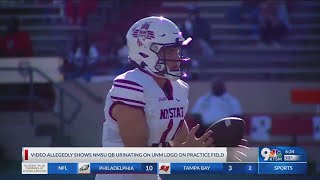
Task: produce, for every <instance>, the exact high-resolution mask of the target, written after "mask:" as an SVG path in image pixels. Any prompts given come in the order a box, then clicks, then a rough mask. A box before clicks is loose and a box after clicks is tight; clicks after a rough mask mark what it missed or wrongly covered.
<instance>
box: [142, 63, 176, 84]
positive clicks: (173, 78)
mask: <svg viewBox="0 0 320 180" xmlns="http://www.w3.org/2000/svg"><path fill="white" fill-rule="evenodd" d="M144 69H145V70H147V71H148V72H149V73H151V74H152V75H154V76H156V77H159V78H164V79H168V80H170V81H176V80H178V79H180V77H181V71H177V72H176V74H174V73H173V74H171V73H170V72H171V71H170V69H169V68H168V66H166V69H167V71H166V72H165V73H164V75H163V76H161V75H158V74H156V72H153V71H152V70H151V69H150V68H149V67H148V66H147V65H146V66H144Z"/></svg>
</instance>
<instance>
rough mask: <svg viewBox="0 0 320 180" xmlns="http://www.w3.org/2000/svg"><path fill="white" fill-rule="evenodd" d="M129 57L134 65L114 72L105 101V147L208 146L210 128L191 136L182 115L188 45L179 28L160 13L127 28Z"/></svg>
mask: <svg viewBox="0 0 320 180" xmlns="http://www.w3.org/2000/svg"><path fill="white" fill-rule="evenodd" d="M126 38H127V45H128V48H129V61H132V62H134V63H136V64H137V65H138V67H139V68H136V69H133V70H130V71H127V72H125V73H123V74H121V75H119V76H117V77H116V78H115V79H114V81H113V86H112V88H111V89H110V91H109V93H108V95H107V98H106V104H105V109H104V113H105V119H106V121H105V122H104V124H103V134H102V144H103V146H104V147H207V146H211V145H212V143H213V139H212V138H211V137H210V136H211V133H212V132H211V131H209V132H207V133H205V134H204V135H203V136H201V137H200V138H196V137H195V133H196V132H197V130H198V128H199V125H196V126H194V127H193V128H192V129H191V130H190V131H189V129H188V127H187V125H186V122H185V120H184V117H185V115H186V113H187V110H188V104H189V101H188V93H189V86H188V84H187V83H185V82H184V81H182V80H181V79H180V78H181V77H182V76H185V74H184V72H182V70H181V67H180V65H181V64H182V63H184V62H186V61H189V59H188V58H183V57H182V56H181V54H182V52H181V47H182V46H183V45H186V44H188V42H189V41H190V38H188V39H187V40H185V39H184V38H183V37H182V33H181V32H180V30H179V28H178V27H177V26H176V25H175V24H174V23H173V22H172V21H170V20H169V19H166V18H164V17H147V18H144V19H141V20H139V21H137V22H136V23H135V24H133V25H132V26H131V28H130V29H129V31H128V33H127V35H126ZM158 178H159V177H158V176H157V175H130V174H126V175H108V174H98V175H97V176H96V179H97V180H100V179H112V180H117V179H158Z"/></svg>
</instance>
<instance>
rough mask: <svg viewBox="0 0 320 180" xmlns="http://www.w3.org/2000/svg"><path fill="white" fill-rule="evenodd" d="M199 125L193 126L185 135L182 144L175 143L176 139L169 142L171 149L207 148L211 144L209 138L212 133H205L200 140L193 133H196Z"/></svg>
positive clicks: (179, 142) (211, 140)
mask: <svg viewBox="0 0 320 180" xmlns="http://www.w3.org/2000/svg"><path fill="white" fill-rule="evenodd" d="M199 127H200V125H199V124H197V125H196V126H194V127H193V128H192V129H191V130H190V132H189V133H188V135H187V138H186V140H185V141H184V142H181V141H177V140H176V138H175V139H173V140H172V141H171V146H173V147H208V146H211V145H212V143H213V139H212V138H211V137H210V136H211V134H212V131H208V132H206V133H205V134H204V135H202V136H201V137H200V138H197V137H196V136H195V133H196V132H197V131H198V129H199Z"/></svg>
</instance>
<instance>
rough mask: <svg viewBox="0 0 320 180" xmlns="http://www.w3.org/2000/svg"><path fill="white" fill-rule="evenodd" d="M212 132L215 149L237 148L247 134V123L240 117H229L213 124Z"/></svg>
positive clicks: (210, 128)
mask: <svg viewBox="0 0 320 180" xmlns="http://www.w3.org/2000/svg"><path fill="white" fill-rule="evenodd" d="M209 130H211V131H212V132H213V133H212V138H213V140H214V145H213V146H215V147H237V146H238V145H239V144H241V141H242V139H243V136H244V133H245V121H244V120H243V119H241V118H238V117H227V118H223V119H220V120H219V121H217V122H215V123H213V124H212V125H211V126H210V127H209V128H208V129H207V130H206V132H207V131H209Z"/></svg>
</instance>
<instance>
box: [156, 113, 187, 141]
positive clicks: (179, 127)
mask: <svg viewBox="0 0 320 180" xmlns="http://www.w3.org/2000/svg"><path fill="white" fill-rule="evenodd" d="M183 123H184V120H183V119H182V120H181V121H180V122H179V125H178V127H177V129H176V132H174V134H173V136H172V139H173V138H174V137H175V136H176V134H177V132H178V131H179V130H180V129H181V127H182V125H183ZM172 126H173V119H170V121H169V123H168V126H167V129H166V130H165V131H164V132H163V133H162V136H161V138H160V141H159V143H163V142H165V141H166V139H167V136H168V134H169V132H170V131H171V130H172Z"/></svg>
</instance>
